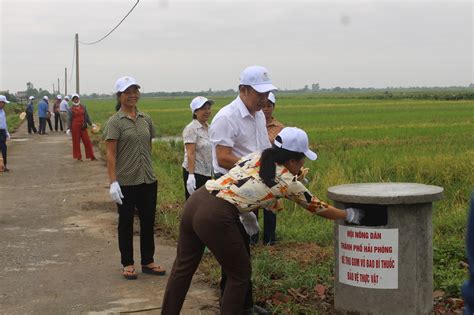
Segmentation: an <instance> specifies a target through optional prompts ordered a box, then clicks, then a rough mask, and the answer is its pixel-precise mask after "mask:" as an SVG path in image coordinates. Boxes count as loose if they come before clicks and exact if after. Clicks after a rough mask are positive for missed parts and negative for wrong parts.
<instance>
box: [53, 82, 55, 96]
mask: <svg viewBox="0 0 474 315" xmlns="http://www.w3.org/2000/svg"><path fill="white" fill-rule="evenodd" d="M54 91H55V90H54V83H53V94H54Z"/></svg>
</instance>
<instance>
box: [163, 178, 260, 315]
mask: <svg viewBox="0 0 474 315" xmlns="http://www.w3.org/2000/svg"><path fill="white" fill-rule="evenodd" d="M246 234H247V233H246V232H245V230H244V227H243V225H242V224H241V223H240V221H239V210H238V209H237V208H236V207H235V206H234V205H232V204H231V203H229V202H227V201H225V200H223V199H220V198H217V197H215V196H213V195H212V194H210V193H209V192H208V191H207V190H206V188H205V187H201V188H200V189H198V190H196V191H195V192H194V193H193V194H192V195H191V197H189V199H188V201H186V204H185V205H184V209H183V212H182V216H181V222H180V225H179V239H178V249H177V255H176V259H175V262H174V264H173V268H172V269H171V273H170V276H169V279H168V283H167V285H166V290H165V295H164V297H163V305H162V309H161V313H162V314H167V315H178V314H180V311H181V307H182V305H183V302H184V299H185V297H186V293H187V292H188V289H189V286H190V285H191V280H192V278H193V275H194V272H195V271H196V269H197V267H198V266H199V262H200V261H201V258H202V255H203V253H204V247H205V246H207V247H208V248H209V249H210V250H211V252H212V253H213V254H214V256H215V257H216V259H217V261H218V262H219V264H220V265H221V266H222V268H223V269H224V270H225V271H226V274H227V283H226V286H225V288H224V294H223V295H222V299H221V302H222V303H221V312H220V313H221V314H238V315H241V314H242V311H243V310H244V306H243V304H244V299H245V292H247V291H248V286H249V284H250V277H251V275H252V266H251V263H250V256H249V254H248V248H247V247H248V243H246V242H245V241H244V239H243V236H244V235H246Z"/></svg>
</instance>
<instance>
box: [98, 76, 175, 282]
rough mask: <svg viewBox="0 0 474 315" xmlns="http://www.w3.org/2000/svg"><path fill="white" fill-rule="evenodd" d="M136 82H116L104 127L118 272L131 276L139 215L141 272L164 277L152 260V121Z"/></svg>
mask: <svg viewBox="0 0 474 315" xmlns="http://www.w3.org/2000/svg"><path fill="white" fill-rule="evenodd" d="M139 89H140V85H139V84H138V82H137V81H136V80H135V79H134V78H132V77H129V76H125V77H121V78H119V79H118V80H117V81H116V83H115V91H116V95H117V106H116V109H118V110H117V112H116V113H115V114H114V115H112V117H110V118H109V119H108V121H107V123H106V126H105V128H104V140H105V145H106V152H107V172H108V175H109V179H110V189H109V193H110V197H111V199H112V200H113V201H114V202H115V203H116V204H117V209H118V214H119V218H118V243H119V250H120V256H121V263H122V266H123V268H122V276H123V277H124V278H125V279H127V280H135V279H137V277H138V275H137V272H136V270H135V267H134V259H133V218H134V214H135V209H138V215H139V218H140V253H141V270H142V272H143V273H147V274H151V275H156V276H163V275H165V274H166V270H165V269H164V268H162V267H160V266H159V265H158V264H156V263H155V260H154V254H155V238H154V226H155V213H156V199H157V189H158V182H157V179H156V176H155V174H154V170H153V165H152V156H151V153H152V139H153V138H154V137H155V127H154V125H153V120H152V119H151V117H150V116H149V115H148V114H145V113H143V112H141V111H139V110H138V108H137V102H138V100H139V99H140V90H139Z"/></svg>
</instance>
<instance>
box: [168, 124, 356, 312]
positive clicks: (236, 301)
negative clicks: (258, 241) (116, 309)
mask: <svg viewBox="0 0 474 315" xmlns="http://www.w3.org/2000/svg"><path fill="white" fill-rule="evenodd" d="M306 158H308V159H310V160H316V158H317V154H316V153H315V152H313V151H312V150H311V149H310V148H309V141H308V136H307V134H306V132H304V131H303V130H301V129H299V128H295V127H287V128H284V129H282V130H281V131H280V133H279V134H278V135H277V136H276V138H275V140H274V142H273V146H272V147H271V148H268V149H265V150H264V151H263V152H254V153H251V154H249V155H246V156H244V157H242V158H241V159H240V160H239V161H238V163H237V164H235V166H234V167H232V168H231V169H230V170H229V172H228V173H227V174H225V175H223V176H221V177H220V178H218V179H215V180H209V181H207V182H206V184H205V186H203V187H201V188H200V189H198V190H197V191H196V192H195V193H194V194H192V195H191V197H190V198H189V199H188V200H187V202H186V204H185V205H184V209H183V212H182V216H181V222H180V228H179V238H178V249H177V256H176V259H175V262H174V264H173V268H172V270H171V273H170V276H169V279H168V283H167V285H166V290H165V294H164V298H163V304H162V314H167V315H174V314H179V313H180V311H181V307H182V305H183V302H184V299H185V297H186V293H187V291H188V289H189V286H190V284H191V279H192V277H193V274H194V272H195V270H196V269H197V267H198V265H199V263H200V261H201V258H202V255H203V252H204V247H205V246H207V247H208V248H209V249H210V250H211V252H212V253H213V254H214V256H215V257H216V259H217V261H218V262H219V264H220V265H221V266H222V267H223V269H224V270H225V271H226V273H227V283H226V287H225V290H224V295H223V297H222V301H221V309H220V313H221V314H239V315H240V314H253V312H248V311H247V310H245V309H244V300H245V294H246V291H247V289H248V284H249V280H250V277H251V274H252V270H251V262H250V255H249V254H248V251H247V249H246V244H245V241H244V239H243V238H242V236H241V233H242V230H245V231H247V233H248V234H255V233H256V232H257V231H258V229H259V226H258V221H257V219H256V216H255V214H253V212H252V210H254V209H258V208H267V209H272V210H273V211H279V210H281V208H280V207H278V205H279V203H278V200H279V199H281V198H286V199H288V200H291V201H293V202H295V203H297V204H298V205H300V206H301V207H303V208H305V209H306V210H308V211H309V212H310V213H311V214H315V215H318V216H321V217H323V218H326V219H330V220H346V221H347V222H349V223H353V224H359V223H360V220H361V219H362V217H363V215H364V213H363V212H362V210H359V209H355V208H347V209H344V210H343V209H338V208H336V207H333V206H331V205H328V204H327V203H325V202H323V201H321V200H319V199H318V198H317V197H316V196H315V195H313V194H312V193H311V192H310V191H309V190H308V189H307V188H306V187H305V186H304V185H303V184H302V183H301V182H300V181H299V180H298V175H299V173H300V170H301V168H302V167H303V165H304V163H305V159H306ZM239 216H240V219H239ZM242 218H243V219H242ZM241 222H242V224H241Z"/></svg>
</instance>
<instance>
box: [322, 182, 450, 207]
mask: <svg viewBox="0 0 474 315" xmlns="http://www.w3.org/2000/svg"><path fill="white" fill-rule="evenodd" d="M328 197H329V198H330V199H332V200H334V201H339V202H346V203H362V204H378V205H394V204H414V203H427V202H433V201H436V200H440V199H442V198H443V188H442V187H438V186H432V185H424V184H415V183H361V184H346V185H339V186H332V187H329V188H328Z"/></svg>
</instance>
